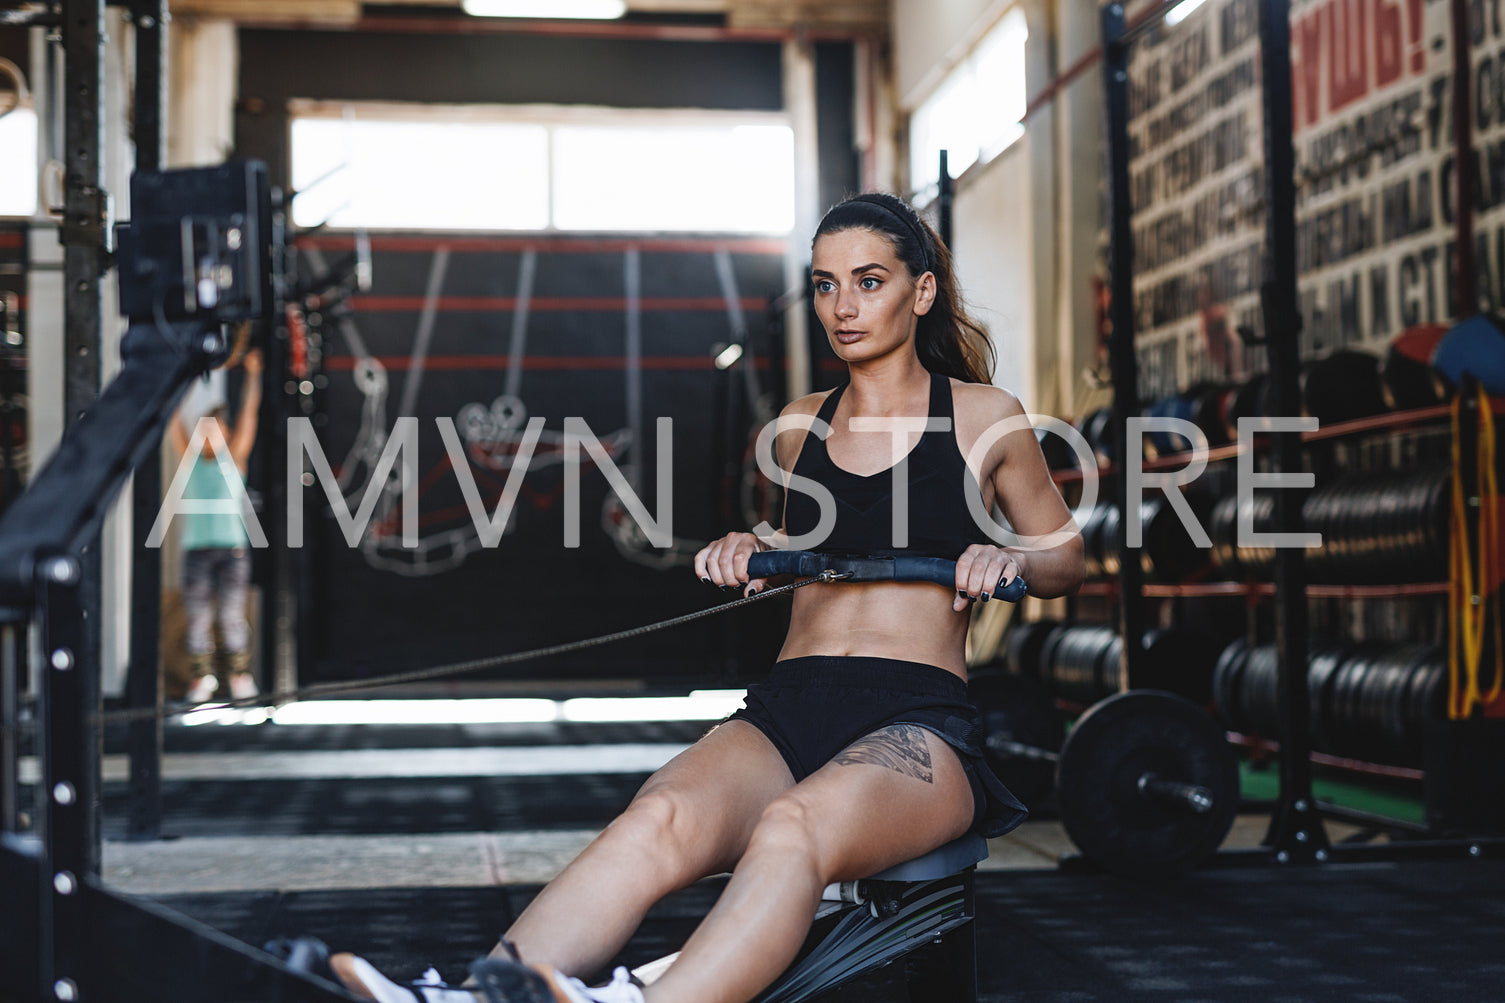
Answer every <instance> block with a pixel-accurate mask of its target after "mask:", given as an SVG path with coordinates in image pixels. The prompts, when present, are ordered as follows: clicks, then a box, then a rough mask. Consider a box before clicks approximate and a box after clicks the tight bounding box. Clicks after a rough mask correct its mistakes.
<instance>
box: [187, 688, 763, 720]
mask: <svg viewBox="0 0 1505 1003" xmlns="http://www.w3.org/2000/svg"><path fill="white" fill-rule="evenodd" d="M745 692H746V691H745V690H695V691H693V692H691V693H690V694H689V695H688V696H682V697H576V698H574V699H570V700H564V701H557V700H543V699H527V698H515V697H472V698H470V699H465V700H448V699H435V700H403V699H396V698H393V699H383V700H300V701H298V702H296V703H290V704H285V705H284V706H281V707H278V708H277V709H276V710H274V711H272V712H271V719H272V721H273V722H274V723H276V724H285V725H331V724H546V723H549V722H553V721H719V720H721V719H722V718H724V717H726V716H727V715H728V714H730V713H731V712H732V711H734V710H736V709H737V708H738V707H739V706H741V704H742V698H743V696H744V695H745ZM246 713H247V712H246V711H233V710H202V711H190V712H189V713H188V714H187V715H185V723H187V724H234V723H259V721H261V720H265V715H264V714H263V715H262V716H261V717H260V718H258V719H257V720H255V721H250V722H246V719H245V717H244V715H245V714H246ZM258 713H259V712H258Z"/></svg>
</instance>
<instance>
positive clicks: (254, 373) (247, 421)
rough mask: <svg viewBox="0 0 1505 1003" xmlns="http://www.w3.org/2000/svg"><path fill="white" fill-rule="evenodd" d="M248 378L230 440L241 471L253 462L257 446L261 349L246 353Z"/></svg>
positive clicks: (244, 385)
mask: <svg viewBox="0 0 1505 1003" xmlns="http://www.w3.org/2000/svg"><path fill="white" fill-rule="evenodd" d="M244 365H245V371H246V378H245V380H244V382H242V383H241V386H240V414H239V415H238V416H237V417H236V419H235V432H234V434H233V436H232V438H231V442H230V456H231V458H233V459H234V460H235V466H236V468H237V469H238V470H240V472H241V473H245V472H246V466H247V465H248V464H249V463H250V462H251V450H252V449H253V448H254V447H255V446H256V428H257V423H258V422H260V421H261V369H262V364H261V350H260V349H259V348H253V349H252V350H251V351H249V352H247V353H246V358H245V363H244Z"/></svg>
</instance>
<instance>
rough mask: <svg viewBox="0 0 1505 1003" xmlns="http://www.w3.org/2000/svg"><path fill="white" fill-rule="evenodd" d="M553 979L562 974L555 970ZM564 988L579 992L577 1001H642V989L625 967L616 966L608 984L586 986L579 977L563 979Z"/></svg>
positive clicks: (618, 1002) (588, 1002) (611, 1002)
mask: <svg viewBox="0 0 1505 1003" xmlns="http://www.w3.org/2000/svg"><path fill="white" fill-rule="evenodd" d="M554 977H555V979H563V976H560V974H558V973H557V971H555V973H554ZM564 982H566V983H567V985H566V989H569V991H575V992H579V1003H643V989H640V988H638V986H637V985H635V983H634V982H632V974H631V973H629V971H628V970H626V968H617V970H616V971H613V973H611V982H610V983H608V985H604V986H597V988H587V986H585V983H584V982H581V980H579V979H564Z"/></svg>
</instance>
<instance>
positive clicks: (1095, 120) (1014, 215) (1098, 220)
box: [893, 0, 1103, 417]
mask: <svg viewBox="0 0 1505 1003" xmlns="http://www.w3.org/2000/svg"><path fill="white" fill-rule="evenodd" d="M1015 6H1019V7H1021V8H1022V9H1023V11H1024V14H1025V19H1026V22H1027V24H1028V26H1029V41H1028V43H1027V45H1026V56H1025V77H1026V92H1027V93H1028V94H1029V95H1030V97H1031V98H1033V97H1034V96H1036V95H1039V94H1042V93H1044V92H1045V91H1046V90H1047V89H1048V88H1049V86H1050V85H1051V83H1052V81H1053V80H1054V78H1055V75H1056V73H1057V72H1058V71H1059V70H1060V69H1062V68H1064V67H1067V66H1069V65H1071V64H1072V63H1074V62H1075V61H1076V60H1077V59H1078V58H1079V57H1081V56H1082V55H1083V54H1084V53H1086V52H1087V51H1089V50H1090V49H1091V48H1092V47H1094V46H1095V45H1097V43H1098V41H1099V30H1100V29H1099V27H1098V10H1097V6H1096V3H1095V0H894V5H893V47H894V48H893V67H894V84H895V90H896V92H897V93H898V95H899V101H900V104H901V108H902V109H912V108H913V107H914V106H915V105H916V104H918V103H919V102H920V101H921V100H923V99H924V98H925V97H927V96H928V95H929V94H930V92H931V91H932V90H933V89H934V87H935V86H936V85H937V84H938V83H939V82H940V81H941V79H942V78H943V77H944V75H945V74H946V72H947V71H949V70H950V69H951V68H952V67H953V66H954V65H955V64H956V63H957V62H958V61H959V60H960V59H961V57H963V56H964V55H966V53H967V52H968V50H969V49H970V48H971V47H972V46H973V45H974V44H975V43H976V41H977V40H978V39H979V38H980V37H981V36H982V35H983V34H984V33H986V31H987V30H988V29H990V28H991V27H993V26H994V25H995V24H996V23H997V22H998V20H999V19H1001V18H1002V17H1003V15H1004V14H1005V13H1006V12H1007V11H1008V10H1009V9H1010V8H1012V7H1015ZM895 187H896V188H897V189H898V190H901V191H903V190H908V189H911V188H913V187H914V186H913V185H911V184H909V183H908V179H907V178H903V177H901V178H900V179H899V181H898V183H897V184H896V185H895ZM1102 192H1103V92H1102V77H1101V74H1100V72H1099V71H1098V70H1097V69H1096V68H1095V67H1094V68H1092V69H1090V70H1089V71H1087V72H1086V73H1084V74H1082V75H1081V76H1080V77H1078V78H1077V79H1076V80H1075V81H1074V82H1072V83H1070V84H1067V85H1065V86H1064V87H1062V88H1061V90H1060V91H1059V92H1058V94H1057V97H1056V99H1055V100H1054V101H1053V102H1049V103H1046V104H1044V105H1042V106H1041V107H1040V108H1039V109H1038V110H1037V111H1036V113H1035V114H1034V115H1033V116H1032V117H1031V118H1030V119H1029V121H1028V123H1027V125H1026V136H1025V138H1024V139H1023V140H1021V141H1020V142H1019V143H1017V144H1016V145H1015V146H1013V147H1011V148H1010V149H1008V150H1007V151H1005V152H1004V153H1003V154H1002V155H1000V156H999V157H998V158H997V159H995V160H994V161H993V162H992V163H990V164H987V165H982V166H978V167H974V168H973V169H971V170H969V171H967V172H966V173H965V174H963V175H962V177H961V178H959V179H957V185H956V209H955V213H954V225H953V243H954V245H955V247H954V250H955V252H956V259H957V272H958V275H959V276H960V277H961V280H962V286H963V290H964V292H965V293H966V294H968V295H969V296H970V298H971V299H972V301H973V302H975V303H977V304H978V305H979V306H981V307H983V308H984V313H985V315H986V319H988V320H991V321H992V327H993V333H994V339H995V342H996V345H995V347H996V349H997V352H998V360H999V364H998V376H997V382H998V383H999V384H1001V385H1004V386H1008V387H1009V388H1010V389H1013V390H1014V391H1015V392H1017V393H1019V395H1020V397H1021V398H1022V399H1023V400H1024V402H1025V406H1026V407H1028V408H1030V409H1031V410H1036V411H1042V412H1046V413H1050V414H1055V415H1059V416H1062V417H1074V416H1076V415H1078V414H1080V413H1081V412H1082V410H1083V408H1084V407H1085V405H1086V403H1087V400H1088V395H1089V393H1090V391H1089V389H1088V387H1087V384H1086V383H1085V381H1084V380H1083V378H1082V375H1081V374H1082V371H1083V369H1085V368H1087V367H1089V366H1091V365H1092V363H1093V356H1094V352H1095V350H1096V343H1097V327H1096V312H1095V304H1094V292H1093V278H1094V276H1095V275H1096V274H1098V273H1099V272H1100V270H1101V263H1100V262H1099V253H1098V246H1099V242H1100V237H1101V233H1102V225H1103V223H1102Z"/></svg>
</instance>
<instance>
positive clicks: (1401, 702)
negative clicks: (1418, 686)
mask: <svg viewBox="0 0 1505 1003" xmlns="http://www.w3.org/2000/svg"><path fill="white" fill-rule="evenodd" d="M1436 651H1437V648H1436V646H1435V645H1432V644H1408V645H1404V646H1403V647H1401V648H1399V649H1398V650H1397V651H1396V652H1395V661H1396V664H1397V671H1396V672H1395V674H1394V676H1393V677H1392V678H1391V679H1390V681H1389V684H1388V685H1387V686H1386V687H1385V707H1384V716H1385V738H1386V741H1387V745H1388V748H1389V751H1390V755H1391V758H1390V760H1389V761H1390V762H1393V763H1397V764H1400V765H1402V766H1405V765H1410V764H1411V763H1412V761H1413V760H1412V749H1411V739H1412V737H1413V736H1412V729H1411V722H1410V713H1411V684H1412V682H1413V681H1414V680H1415V679H1416V673H1417V671H1418V670H1419V669H1421V668H1423V667H1424V666H1426V665H1427V664H1428V663H1429V662H1431V661H1432V660H1433V658H1434V656H1435V654H1436Z"/></svg>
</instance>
